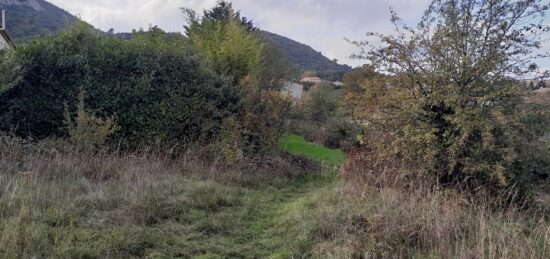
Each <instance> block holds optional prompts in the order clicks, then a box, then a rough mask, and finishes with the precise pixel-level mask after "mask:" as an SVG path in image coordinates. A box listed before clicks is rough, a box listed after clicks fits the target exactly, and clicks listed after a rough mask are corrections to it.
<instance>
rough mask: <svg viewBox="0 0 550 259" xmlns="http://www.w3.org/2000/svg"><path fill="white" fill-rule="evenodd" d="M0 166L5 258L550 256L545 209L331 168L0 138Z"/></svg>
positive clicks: (314, 149) (308, 152)
mask: <svg viewBox="0 0 550 259" xmlns="http://www.w3.org/2000/svg"><path fill="white" fill-rule="evenodd" d="M289 140H290V141H289ZM285 141H286V142H294V143H301V146H292V145H290V146H287V147H290V148H289V151H291V152H301V154H303V155H304V156H309V157H312V158H315V159H322V161H325V162H326V163H327V164H330V163H333V164H336V161H338V160H337V159H340V160H339V161H342V157H341V156H340V155H338V154H341V153H340V152H336V151H334V152H330V151H328V150H327V149H325V148H322V147H320V146H318V145H313V144H311V143H307V142H304V141H303V140H300V139H299V138H296V137H290V138H287V139H286V140H285ZM285 141H283V143H284V142H285ZM304 144H306V145H305V146H307V147H306V148H304ZM320 153H324V154H325V155H319V154H320ZM326 153H332V155H326ZM326 159H328V160H326ZM278 163H284V161H279V162H278ZM0 169H1V170H2V171H1V173H0V255H1V256H0V257H4V258H549V257H550V223H549V222H548V217H547V216H548V215H546V214H544V213H541V212H538V211H522V210H519V209H516V208H506V209H499V210H494V209H490V208H488V207H485V206H483V203H480V204H476V205H475V206H470V205H468V201H467V200H466V199H465V198H464V197H463V196H461V195H460V194H457V193H453V192H446V191H440V190H426V189H423V188H422V186H419V188H418V190H414V191H405V190H401V189H398V188H391V187H388V188H384V187H379V188H374V187H369V186H359V185H357V184H355V183H353V182H350V181H343V180H339V179H338V178H336V177H335V174H334V173H333V171H332V169H333V168H332V169H330V171H325V173H322V172H303V171H299V170H301V169H300V168H298V167H294V166H288V167H279V168H269V169H268V170H267V171H266V169H262V167H255V166H254V165H252V164H250V165H249V164H246V165H243V166H242V167H241V168H233V169H231V168H230V169H223V170H222V169H218V168H216V166H213V163H212V162H208V163H206V162H204V161H202V160H198V159H195V158H194V156H193V155H192V154H189V155H184V156H183V157H181V158H179V159H176V160H174V159H172V158H168V157H165V156H163V155H162V154H154V153H153V154H152V153H146V152H145V153H136V154H112V153H103V152H99V153H82V152H78V151H76V150H74V149H72V147H71V146H70V145H67V144H66V143H62V142H61V143H57V142H55V141H53V142H52V141H50V142H48V141H45V142H40V143H37V144H35V145H32V146H29V145H27V144H25V143H24V142H23V141H22V140H18V139H14V138H9V137H1V136H0ZM297 170H298V171H297ZM325 170H327V169H325ZM286 171H288V172H286Z"/></svg>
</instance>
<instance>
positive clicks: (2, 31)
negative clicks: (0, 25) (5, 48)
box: [0, 29, 15, 49]
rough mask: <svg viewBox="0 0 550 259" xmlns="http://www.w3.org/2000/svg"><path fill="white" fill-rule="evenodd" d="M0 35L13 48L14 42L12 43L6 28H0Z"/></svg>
mask: <svg viewBox="0 0 550 259" xmlns="http://www.w3.org/2000/svg"><path fill="white" fill-rule="evenodd" d="M0 36H2V38H4V39H5V40H6V42H7V43H8V45H10V46H11V47H12V48H14V49H15V44H13V40H12V39H11V37H10V35H9V34H8V32H7V31H6V30H3V29H0Z"/></svg>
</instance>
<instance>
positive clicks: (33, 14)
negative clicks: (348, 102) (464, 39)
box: [0, 0, 351, 81]
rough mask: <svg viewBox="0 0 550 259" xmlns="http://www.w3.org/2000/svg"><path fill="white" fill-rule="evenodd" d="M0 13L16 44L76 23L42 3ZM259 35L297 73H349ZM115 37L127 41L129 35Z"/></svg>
mask: <svg viewBox="0 0 550 259" xmlns="http://www.w3.org/2000/svg"><path fill="white" fill-rule="evenodd" d="M0 9H4V10H7V12H8V14H7V15H8V21H7V25H8V31H9V33H10V35H11V36H12V37H13V38H14V39H16V40H21V39H23V40H24V39H30V38H33V37H36V36H44V35H47V34H49V33H56V32H59V31H61V30H63V29H64V28H66V27H67V26H69V25H70V24H72V23H74V22H76V21H78V18H76V17H75V16H73V15H71V14H70V13H68V12H67V11H65V10H63V9H61V8H59V7H57V6H55V5H53V4H51V3H49V2H47V1H44V0H0ZM262 34H263V36H264V37H265V38H266V39H267V40H268V41H271V42H273V43H274V44H275V45H276V46H278V47H280V48H281V49H282V50H283V52H284V53H285V54H286V55H287V57H288V59H289V60H290V62H291V63H292V64H294V65H295V67H296V68H297V69H298V70H301V71H305V70H313V71H315V72H317V73H318V75H319V77H321V78H323V79H327V80H333V81H335V80H341V78H342V76H343V75H344V74H345V73H346V72H348V71H349V70H351V68H350V67H349V66H346V65H339V64H338V63H336V62H334V61H332V60H330V59H328V58H327V57H325V56H323V55H322V54H321V53H320V52H318V51H316V50H314V49H313V48H311V47H310V46H308V45H305V44H302V43H299V42H296V41H294V40H292V39H289V38H287V37H284V36H281V35H277V34H274V33H271V32H267V31H262ZM117 35H118V36H119V37H128V34H120V33H119V34H117Z"/></svg>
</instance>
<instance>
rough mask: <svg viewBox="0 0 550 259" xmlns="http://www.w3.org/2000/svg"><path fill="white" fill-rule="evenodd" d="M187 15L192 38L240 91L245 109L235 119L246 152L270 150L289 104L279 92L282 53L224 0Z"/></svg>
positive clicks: (283, 75) (284, 70) (283, 71)
mask: <svg viewBox="0 0 550 259" xmlns="http://www.w3.org/2000/svg"><path fill="white" fill-rule="evenodd" d="M186 14H187V20H188V26H187V32H186V33H187V38H188V41H189V42H190V43H191V44H192V45H193V46H196V48H197V49H199V50H200V51H201V53H202V55H203V56H204V57H205V59H206V60H207V62H208V64H209V65H210V66H211V67H212V68H213V69H214V71H215V72H217V73H218V74H220V75H222V76H224V77H226V78H229V80H230V81H231V82H232V83H233V85H234V87H235V89H237V91H238V92H239V93H240V98H241V99H240V101H241V102H240V104H241V105H242V107H243V110H241V111H240V113H239V114H238V115H237V116H235V117H234V118H235V119H237V120H238V122H237V123H238V124H239V125H240V129H241V132H240V135H241V140H240V141H239V143H241V149H242V150H243V151H244V152H245V153H247V154H248V153H253V154H258V153H259V154H263V153H264V151H266V152H267V151H269V150H270V149H272V148H273V147H275V146H276V144H277V140H278V138H279V137H280V136H281V135H282V133H283V131H284V127H283V125H284V119H285V117H284V116H285V114H286V111H287V110H288V108H289V106H290V100H289V99H288V98H284V97H283V96H282V95H281V94H279V93H278V91H279V90H280V89H281V87H282V83H283V79H285V78H286V77H287V73H288V71H289V70H288V69H287V67H288V66H286V62H285V61H284V59H283V58H282V56H281V54H280V52H279V51H278V50H277V49H276V48H274V47H273V46H270V45H269V44H267V43H266V42H263V41H262V40H261V39H260V38H259V37H258V35H257V34H256V31H255V30H251V29H250V28H249V27H247V24H248V23H246V24H245V25H243V20H242V19H240V18H239V17H240V15H239V14H238V12H237V11H235V10H234V9H232V6H231V5H228V4H226V3H225V2H223V1H222V2H219V3H218V5H217V6H216V7H214V9H212V10H210V11H205V15H204V17H202V18H199V17H197V16H196V15H195V14H194V12H192V11H190V10H186ZM228 17H232V18H228Z"/></svg>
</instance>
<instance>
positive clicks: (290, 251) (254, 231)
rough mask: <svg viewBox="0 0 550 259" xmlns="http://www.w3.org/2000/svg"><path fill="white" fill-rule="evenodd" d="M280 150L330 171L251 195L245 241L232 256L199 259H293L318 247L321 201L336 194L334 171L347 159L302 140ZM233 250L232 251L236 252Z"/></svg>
mask: <svg viewBox="0 0 550 259" xmlns="http://www.w3.org/2000/svg"><path fill="white" fill-rule="evenodd" d="M280 147H281V148H282V149H283V150H285V151H287V152H289V153H291V154H294V155H302V156H305V157H307V158H310V159H313V160H316V161H319V162H321V163H323V164H324V165H326V167H325V168H326V169H325V172H324V173H323V172H315V173H313V172H312V173H311V174H307V175H304V176H302V177H300V178H298V179H294V180H292V181H290V182H288V183H285V184H283V185H272V184H267V185H266V186H264V188H260V189H258V190H255V191H252V192H250V193H249V194H248V195H247V199H248V202H247V204H248V205H249V207H248V208H247V209H246V212H245V213H244V214H243V215H242V216H241V221H240V226H239V227H238V228H239V233H238V235H239V237H237V239H240V240H242V241H243V243H239V244H235V246H234V247H233V249H235V250H233V251H232V252H229V253H221V254H217V253H213V252H212V251H211V252H209V253H207V254H205V255H202V256H199V257H198V258H223V257H226V256H230V257H231V255H233V256H235V257H240V256H244V257H249V256H255V257H259V258H290V257H295V256H298V257H301V256H307V255H308V254H307V253H308V252H307V251H309V248H310V247H311V245H313V242H314V240H313V239H312V236H314V235H315V231H316V225H315V222H313V221H314V215H311V213H313V211H314V209H315V206H316V201H317V200H318V199H319V198H320V197H321V196H323V195H324V194H325V193H327V192H331V191H332V189H333V187H334V184H335V180H336V172H335V170H334V169H336V167H337V166H338V165H340V164H341V163H342V162H343V160H344V159H345V154H344V153H343V152H341V151H340V150H333V149H328V148H326V147H323V146H322V145H319V144H316V143H311V142H308V141H306V140H304V139H303V138H302V137H299V136H294V135H290V136H286V137H284V138H283V139H282V140H281V142H280ZM230 250H232V249H230Z"/></svg>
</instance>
